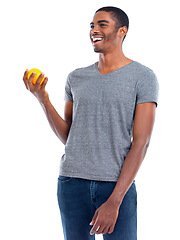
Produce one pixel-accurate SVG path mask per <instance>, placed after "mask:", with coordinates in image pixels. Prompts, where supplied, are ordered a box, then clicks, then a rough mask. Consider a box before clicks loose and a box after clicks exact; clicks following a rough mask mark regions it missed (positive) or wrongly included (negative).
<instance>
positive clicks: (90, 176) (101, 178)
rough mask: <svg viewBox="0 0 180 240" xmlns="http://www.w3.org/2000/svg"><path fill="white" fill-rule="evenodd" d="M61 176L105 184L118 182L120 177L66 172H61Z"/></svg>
mask: <svg viewBox="0 0 180 240" xmlns="http://www.w3.org/2000/svg"><path fill="white" fill-rule="evenodd" d="M59 175H62V176H66V177H72V178H82V179H86V180H92V181H104V182H117V181H118V178H119V177H109V176H107V177H106V176H99V175H95V174H82V173H75V172H64V171H60V172H59Z"/></svg>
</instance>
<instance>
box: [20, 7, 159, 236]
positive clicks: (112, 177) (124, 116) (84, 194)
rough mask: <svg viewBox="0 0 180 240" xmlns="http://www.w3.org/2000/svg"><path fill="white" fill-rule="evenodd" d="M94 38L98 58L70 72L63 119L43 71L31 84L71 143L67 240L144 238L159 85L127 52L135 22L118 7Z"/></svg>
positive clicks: (66, 164) (63, 188) (64, 165)
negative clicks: (142, 204) (138, 182)
mask: <svg viewBox="0 0 180 240" xmlns="http://www.w3.org/2000/svg"><path fill="white" fill-rule="evenodd" d="M90 26H91V30H90V39H91V42H92V44H93V47H94V51H95V52H97V53H99V61H98V62H97V63H95V64H93V65H91V66H88V67H85V68H80V69H76V70H75V71H73V72H71V73H70V74H69V76H68V78H67V81H66V85H65V98H64V99H65V100H66V102H65V110H64V119H65V120H63V119H62V118H61V117H60V116H59V114H58V113H57V112H56V110H55V108H54V107H53V105H52V104H51V102H50V100H49V96H48V93H47V91H46V90H45V86H46V83H47V81H48V78H47V77H46V78H45V81H44V83H43V84H42V85H40V82H41V80H42V78H43V76H44V74H41V76H40V77H39V79H38V81H37V83H36V84H35V85H33V84H32V80H33V78H34V74H32V75H31V76H30V78H29V80H28V79H27V74H28V70H26V72H25V74H24V78H23V79H24V83H25V85H26V87H27V89H29V90H30V91H31V92H32V93H33V94H34V95H35V96H36V97H37V99H38V100H39V102H40V104H41V105H42V107H43V109H44V111H45V114H46V116H47V119H48V121H49V123H50V125H51V127H52V129H53V131H54V132H55V134H56V135H57V136H58V137H59V139H60V140H61V141H62V142H63V143H64V144H65V154H64V155H63V156H62V159H61V164H60V174H59V178H58V193H57V195H58V203H59V208H60V213H61V219H62V226H63V231H64V238H65V240H90V239H95V234H94V233H96V234H103V238H104V239H105V240H108V239H110V240H120V239H121V240H128V239H130V240H135V239H137V194H136V187H135V183H134V178H135V176H136V173H137V171H138V169H139V167H140V165H141V163H142V160H143V159H144V156H145V154H146V151H147V148H148V146H149V142H150V137H151V133H152V129H153V124H154V119H155V110H156V106H157V100H158V82H157V79H156V76H155V74H154V73H153V71H152V70H150V69H149V68H147V67H146V66H144V65H142V64H140V63H138V62H136V61H133V60H131V59H129V58H127V57H125V55H124V54H123V51H122V43H123V40H124V38H125V37H126V34H127V31H128V26H129V20H128V17H127V15H126V14H125V13H124V12H123V11H122V10H121V9H119V8H115V7H104V8H101V9H99V10H97V11H96V13H95V15H94V17H93V21H92V22H91V24H90Z"/></svg>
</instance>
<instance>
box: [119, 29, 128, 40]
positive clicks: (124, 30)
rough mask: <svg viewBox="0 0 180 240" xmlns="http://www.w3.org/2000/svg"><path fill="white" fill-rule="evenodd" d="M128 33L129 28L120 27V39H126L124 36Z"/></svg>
mask: <svg viewBox="0 0 180 240" xmlns="http://www.w3.org/2000/svg"><path fill="white" fill-rule="evenodd" d="M127 32H128V29H127V27H126V26H123V27H120V28H119V29H118V32H117V33H118V36H119V37H120V38H122V39H123V38H124V36H125V35H126V34H127Z"/></svg>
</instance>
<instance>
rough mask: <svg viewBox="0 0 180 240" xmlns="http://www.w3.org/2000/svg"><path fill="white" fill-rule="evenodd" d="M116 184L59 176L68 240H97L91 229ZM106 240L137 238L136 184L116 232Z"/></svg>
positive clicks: (59, 194) (63, 221)
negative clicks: (98, 210) (95, 215)
mask: <svg viewBox="0 0 180 240" xmlns="http://www.w3.org/2000/svg"><path fill="white" fill-rule="evenodd" d="M115 185H116V182H103V181H91V180H86V179H80V178H73V177H65V176H59V178H58V189H57V197H58V204H59V209H60V214H61V220H62V227H63V232H64V239H65V240H95V234H93V235H90V230H91V228H92V227H93V226H90V225H89V223H90V222H91V220H92V218H93V216H94V213H95V211H96V210H97V209H98V208H99V207H100V206H101V205H102V204H103V203H104V202H106V201H107V199H108V198H109V196H110V195H111V193H112V192H113V189H114V187H115ZM103 239H104V240H136V239H137V193H136V186H135V182H133V183H132V185H131V187H130V188H129V190H128V192H127V193H126V195H125V196H124V199H123V202H122V204H121V206H120V209H119V215H118V218H117V222H116V225H115V227H114V231H113V232H112V233H111V234H108V233H107V234H103Z"/></svg>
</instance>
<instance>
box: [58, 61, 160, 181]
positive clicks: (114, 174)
mask: <svg viewBox="0 0 180 240" xmlns="http://www.w3.org/2000/svg"><path fill="white" fill-rule="evenodd" d="M158 90H159V85H158V81H157V78H156V76H155V74H154V72H153V71H152V70H151V69H149V68H148V67H146V66H144V65H142V64H140V63H138V62H136V61H133V62H131V63H129V64H127V65H125V66H124V67H122V68H119V69H117V70H115V71H113V72H111V73H108V74H106V75H102V74H101V73H100V72H99V70H98V63H97V62H96V63H95V64H93V65H91V66H88V67H85V68H79V69H76V70H74V71H73V72H71V73H70V74H69V75H68V77H67V80H66V85H65V97H64V100H66V101H71V102H73V119H72V125H71V128H70V131H69V135H68V139H67V142H66V145H65V154H63V156H62V158H61V162H60V171H59V174H60V175H63V176H69V177H77V178H84V179H89V180H97V181H98V180H99V181H115V182H116V181H117V180H118V178H119V175H120V172H121V168H122V165H123V162H124V160H125V158H126V156H127V154H128V152H129V150H130V147H131V142H132V130H133V123H134V113H135V108H136V104H139V103H145V102H155V103H156V105H157V101H158Z"/></svg>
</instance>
